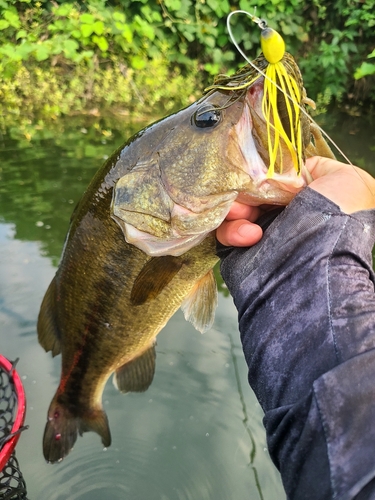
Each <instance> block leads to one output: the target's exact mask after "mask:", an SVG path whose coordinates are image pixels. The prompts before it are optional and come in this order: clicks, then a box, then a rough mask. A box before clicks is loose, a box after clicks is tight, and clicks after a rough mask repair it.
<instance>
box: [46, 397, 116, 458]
mask: <svg viewBox="0 0 375 500" xmlns="http://www.w3.org/2000/svg"><path fill="white" fill-rule="evenodd" d="M87 431H94V432H96V433H97V434H99V436H100V437H101V438H102V443H103V445H104V446H105V447H107V446H109V445H110V444H111V433H110V430H109V425H108V419H107V415H106V414H105V412H104V410H103V409H102V408H98V409H90V410H89V411H87V412H86V413H85V414H84V415H80V416H76V415H74V414H73V413H72V412H71V411H69V409H68V408H66V406H64V405H63V404H61V403H59V402H58V398H57V397H56V396H55V397H54V398H53V400H52V402H51V405H50V407H49V410H48V420H47V424H46V427H45V429H44V436H43V455H44V458H45V459H46V460H47V462H49V463H56V462H61V460H62V459H63V458H64V457H66V456H67V455H68V453H69V452H70V451H71V450H72V448H73V446H74V443H75V442H76V439H77V435H78V433H79V434H80V435H82V434H83V432H87Z"/></svg>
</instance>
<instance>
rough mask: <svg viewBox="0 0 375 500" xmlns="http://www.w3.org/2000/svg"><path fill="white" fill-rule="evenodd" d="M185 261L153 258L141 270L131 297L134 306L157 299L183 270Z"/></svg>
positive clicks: (170, 256)
mask: <svg viewBox="0 0 375 500" xmlns="http://www.w3.org/2000/svg"><path fill="white" fill-rule="evenodd" d="M183 262H184V261H183V259H181V258H180V257H173V256H172V255H165V256H163V257H152V258H151V259H150V260H149V261H147V262H146V264H145V265H144V267H143V268H142V269H141V271H140V273H139V274H138V276H137V278H136V280H135V281H134V284H133V288H132V291H131V295H130V300H131V303H132V305H134V306H139V305H141V304H144V303H145V302H148V301H149V300H153V299H155V298H156V297H157V296H158V295H159V294H160V293H161V292H162V291H163V289H164V288H165V287H166V286H167V285H168V283H169V282H170V281H171V280H172V279H173V278H174V276H175V275H176V274H177V273H178V271H179V270H180V269H181V266H182V264H183Z"/></svg>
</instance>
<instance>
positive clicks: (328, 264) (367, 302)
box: [218, 188, 375, 500]
mask: <svg viewBox="0 0 375 500" xmlns="http://www.w3.org/2000/svg"><path fill="white" fill-rule="evenodd" d="M374 228H375V211H373V210H371V211H363V212H357V213H355V214H352V215H347V214H344V213H342V212H341V211H340V209H339V207H337V205H335V204H334V203H332V202H331V201H330V200H328V199H327V198H325V197H324V196H322V195H320V194H318V193H317V192H316V191H314V190H312V189H310V188H306V189H305V190H304V191H303V192H301V193H300V194H299V195H297V196H296V198H295V199H294V200H293V201H292V202H291V203H290V204H289V206H288V207H286V209H285V210H284V211H283V212H282V213H281V214H279V215H278V216H277V217H276V219H275V220H274V221H273V222H272V223H271V224H270V225H269V227H268V228H267V229H266V230H265V233H264V236H263V238H262V240H261V241H260V242H259V243H258V244H257V245H255V246H253V247H251V248H249V249H228V248H225V247H222V246H219V248H218V255H219V256H220V257H221V258H222V262H221V271H222V275H223V278H224V280H225V282H226V284H227V286H228V288H229V290H230V292H231V294H232V296H233V299H234V302H235V305H236V307H237V309H238V316H239V328H240V332H241V340H242V344H243V350H244V354H245V358H246V361H247V364H248V366H249V383H250V384H251V386H252V387H253V389H254V391H255V393H256V395H257V397H258V400H259V402H260V404H261V405H262V407H263V410H264V412H265V417H264V425H265V427H266V432H267V439H268V445H269V451H270V455H271V456H272V458H273V460H274V462H275V464H276V466H277V467H278V468H279V470H280V472H281V475H282V479H283V482H284V487H285V489H286V491H287V494H288V498H295V499H300V498H304V499H305V498H306V499H319V500H323V499H325V498H340V499H352V498H354V497H355V495H357V493H359V492H360V491H361V489H362V487H364V486H365V485H366V484H368V483H369V482H370V481H371V479H372V478H374V477H375V424H374V425H373V422H375V384H373V383H372V381H373V380H374V377H373V376H374V375H375V349H374V347H375V329H374V327H375V293H374V282H375V276H374V272H373V270H372V255H371V251H372V247H373V244H374V241H375V232H374Z"/></svg>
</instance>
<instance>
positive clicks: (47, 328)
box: [37, 277, 61, 356]
mask: <svg viewBox="0 0 375 500" xmlns="http://www.w3.org/2000/svg"><path fill="white" fill-rule="evenodd" d="M55 309H56V277H54V278H53V280H52V281H51V283H50V285H49V287H48V289H47V291H46V294H45V296H44V299H43V302H42V305H41V307H40V312H39V317H38V327H37V329H38V340H39V344H40V345H41V346H42V347H43V348H44V350H45V351H46V352H48V351H51V352H52V356H56V355H57V354H60V352H61V345H60V333H59V331H58V328H57V321H56V316H55Z"/></svg>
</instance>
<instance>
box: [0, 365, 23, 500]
mask: <svg viewBox="0 0 375 500" xmlns="http://www.w3.org/2000/svg"><path fill="white" fill-rule="evenodd" d="M17 409H18V405H17V393H16V390H15V387H14V382H13V378H12V375H11V374H9V373H8V371H6V370H5V369H4V368H3V367H2V366H1V365H0V455H1V450H2V448H3V446H4V445H5V444H6V443H7V442H8V441H9V438H10V437H11V436H12V427H13V423H14V420H15V416H16V414H17ZM20 430H22V428H21V429H20ZM0 469H1V467H0ZM0 499H1V500H17V499H23V500H27V491H26V484H25V481H24V479H23V477H22V473H21V471H20V468H19V464H18V461H17V459H16V456H15V452H13V453H12V454H11V456H10V457H9V458H8V461H7V462H6V464H5V466H4V467H3V468H2V470H0Z"/></svg>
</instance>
